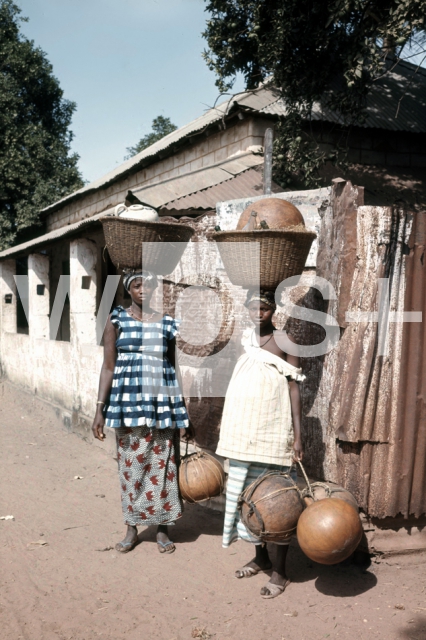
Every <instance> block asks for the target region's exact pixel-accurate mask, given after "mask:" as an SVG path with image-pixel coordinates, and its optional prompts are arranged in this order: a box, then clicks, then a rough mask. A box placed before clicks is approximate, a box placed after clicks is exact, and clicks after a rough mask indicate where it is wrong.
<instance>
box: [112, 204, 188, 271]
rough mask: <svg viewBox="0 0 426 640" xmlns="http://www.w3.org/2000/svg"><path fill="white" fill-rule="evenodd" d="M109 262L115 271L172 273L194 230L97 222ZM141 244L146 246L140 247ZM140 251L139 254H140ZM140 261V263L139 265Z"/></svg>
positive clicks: (170, 225)
mask: <svg viewBox="0 0 426 640" xmlns="http://www.w3.org/2000/svg"><path fill="white" fill-rule="evenodd" d="M100 221H101V222H102V226H103V229H104V235H105V241H106V244H107V247H108V253H109V255H110V257H111V260H112V262H113V263H114V265H115V266H116V267H117V268H118V269H138V268H141V267H142V264H143V268H144V269H146V270H147V271H153V272H154V273H157V274H160V275H166V274H169V273H172V271H173V270H174V269H175V268H176V265H177V263H178V262H179V260H180V259H181V257H182V254H183V252H184V250H185V245H186V244H187V243H188V241H189V240H190V239H191V236H192V234H193V233H194V230H193V229H191V227H187V226H186V225H183V224H173V223H164V222H143V221H140V220H131V219H126V218H119V217H116V216H104V217H103V218H100ZM142 243H149V244H145V245H144V246H142ZM142 249H143V252H142ZM142 260H143V263H142Z"/></svg>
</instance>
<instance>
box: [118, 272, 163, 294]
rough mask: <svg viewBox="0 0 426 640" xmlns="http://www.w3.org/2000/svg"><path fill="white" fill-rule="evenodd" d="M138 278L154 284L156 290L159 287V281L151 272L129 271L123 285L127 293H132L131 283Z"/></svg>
mask: <svg viewBox="0 0 426 640" xmlns="http://www.w3.org/2000/svg"><path fill="white" fill-rule="evenodd" d="M136 278H143V279H144V280H146V282H149V283H150V284H152V286H153V287H154V289H155V288H156V287H157V286H158V280H157V276H156V275H155V273H151V271H129V272H128V273H126V274H124V276H123V284H124V288H125V289H126V291H130V283H131V282H133V280H136Z"/></svg>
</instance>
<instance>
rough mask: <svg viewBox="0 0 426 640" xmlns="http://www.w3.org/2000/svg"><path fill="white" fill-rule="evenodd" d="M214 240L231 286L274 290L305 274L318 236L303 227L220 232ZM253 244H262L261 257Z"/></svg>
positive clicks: (214, 236) (215, 235)
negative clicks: (254, 250)
mask: <svg viewBox="0 0 426 640" xmlns="http://www.w3.org/2000/svg"><path fill="white" fill-rule="evenodd" d="M212 237H213V239H214V240H215V241H216V242H217V243H218V244H217V246H218V249H219V253H220V256H221V258H222V261H223V264H224V266H225V270H226V273H227V274H228V277H229V279H230V281H231V282H232V284H236V285H239V286H241V287H245V288H250V287H256V286H260V287H261V288H262V289H270V290H272V289H276V288H277V286H278V285H279V284H280V282H282V281H283V280H285V279H286V278H290V277H291V276H296V275H299V274H301V273H302V271H303V269H304V267H305V262H306V258H307V257H308V254H309V250H310V248H311V244H312V242H313V240H314V239H315V238H316V234H315V233H314V232H313V231H309V230H308V229H306V227H305V226H302V225H301V226H299V227H292V228H287V229H261V230H257V231H218V232H217V233H215V234H213V236H212ZM254 242H258V243H259V245H260V247H259V249H260V251H259V253H258V254H256V253H254V252H253V251H251V247H250V245H251V243H254ZM248 243H250V244H248ZM256 255H257V256H258V259H256V258H255V256H256Z"/></svg>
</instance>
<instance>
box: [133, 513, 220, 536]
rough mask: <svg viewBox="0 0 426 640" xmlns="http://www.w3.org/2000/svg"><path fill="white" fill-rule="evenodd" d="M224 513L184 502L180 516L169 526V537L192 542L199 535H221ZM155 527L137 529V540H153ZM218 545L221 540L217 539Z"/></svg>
mask: <svg viewBox="0 0 426 640" xmlns="http://www.w3.org/2000/svg"><path fill="white" fill-rule="evenodd" d="M223 517H224V514H223V513H221V512H220V511H215V510H213V509H208V508H206V507H200V505H198V504H185V510H184V513H183V516H182V518H179V520H177V521H176V524H175V525H173V526H172V527H170V529H169V533H170V538H171V540H173V542H177V543H182V542H194V541H195V540H197V539H198V538H199V537H200V536H203V535H204V536H205V535H207V536H222V529H223ZM155 533H156V527H148V528H147V529H143V530H142V531H139V534H138V539H139V542H144V541H148V542H154V541H155ZM218 544H219V545H220V544H221V542H220V541H218Z"/></svg>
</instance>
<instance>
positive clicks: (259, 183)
mask: <svg viewBox="0 0 426 640" xmlns="http://www.w3.org/2000/svg"><path fill="white" fill-rule="evenodd" d="M276 188H277V190H279V191H282V189H281V187H278V186H276ZM262 193H263V177H262V174H261V173H259V171H256V170H255V169H247V170H246V171H244V172H243V173H240V174H238V175H237V176H234V177H233V178H230V179H229V180H227V181H226V182H221V183H220V184H218V185H215V186H213V187H210V188H208V189H203V190H202V191H197V193H193V194H191V195H189V196H184V197H183V198H179V199H178V200H172V201H171V202H168V203H167V205H166V206H165V207H164V208H165V209H170V210H173V209H174V210H176V211H179V210H183V209H215V208H216V204H217V203H218V202H223V201H224V200H226V201H228V200H236V199H237V198H241V197H247V198H249V197H255V196H259V195H262Z"/></svg>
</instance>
